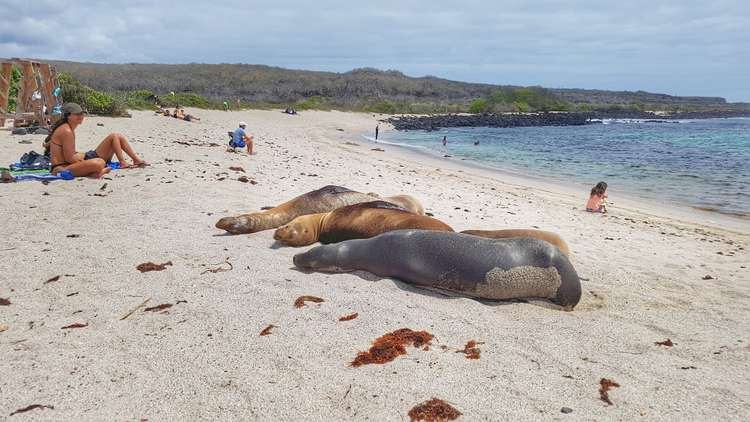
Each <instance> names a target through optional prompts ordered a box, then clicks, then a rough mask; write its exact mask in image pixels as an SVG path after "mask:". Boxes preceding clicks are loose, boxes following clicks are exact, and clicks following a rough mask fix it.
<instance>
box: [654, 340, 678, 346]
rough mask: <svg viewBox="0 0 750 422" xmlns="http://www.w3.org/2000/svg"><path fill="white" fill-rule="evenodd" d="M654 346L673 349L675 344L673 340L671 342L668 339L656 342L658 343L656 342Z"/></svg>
mask: <svg viewBox="0 0 750 422" xmlns="http://www.w3.org/2000/svg"><path fill="white" fill-rule="evenodd" d="M654 344H655V345H657V346H666V347H672V346H674V343H672V340H670V339H666V340H664V341H656V342H654Z"/></svg>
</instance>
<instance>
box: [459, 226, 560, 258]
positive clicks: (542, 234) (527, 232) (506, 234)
mask: <svg viewBox="0 0 750 422" xmlns="http://www.w3.org/2000/svg"><path fill="white" fill-rule="evenodd" d="M461 233H463V234H470V235H472V236H479V237H486V238H489V239H508V238H511V237H533V238H536V239H540V240H544V241H545V242H549V243H551V244H553V245H555V246H557V249H560V252H562V253H564V254H565V255H567V256H570V248H568V244H567V243H565V241H564V240H562V238H561V237H560V236H558V235H557V234H556V233H552V232H547V231H544V230H533V229H509V230H464V231H462V232H461Z"/></svg>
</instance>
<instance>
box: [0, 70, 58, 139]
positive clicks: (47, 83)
mask: <svg viewBox="0 0 750 422" xmlns="http://www.w3.org/2000/svg"><path fill="white" fill-rule="evenodd" d="M14 65H15V66H18V67H19V68H20V69H21V81H20V86H19V87H18V96H17V97H16V110H15V112H13V113H10V112H9V111H8V102H9V100H10V98H9V96H10V82H11V76H12V74H13V66H14ZM57 86H58V84H57V71H56V70H55V68H54V66H51V65H49V64H47V63H40V62H37V61H33V60H25V59H10V60H2V61H0V127H3V126H5V120H6V119H13V127H19V126H23V125H28V124H32V123H37V124H38V125H39V126H42V127H47V128H49V126H50V125H51V123H52V122H53V121H54V120H55V119H56V116H54V115H53V111H54V109H55V106H56V105H57V97H55V95H54V92H55V88H57Z"/></svg>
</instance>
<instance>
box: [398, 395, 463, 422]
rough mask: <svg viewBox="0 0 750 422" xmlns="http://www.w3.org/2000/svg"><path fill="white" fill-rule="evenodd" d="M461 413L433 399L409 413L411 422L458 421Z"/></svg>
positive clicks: (415, 407)
mask: <svg viewBox="0 0 750 422" xmlns="http://www.w3.org/2000/svg"><path fill="white" fill-rule="evenodd" d="M459 416H461V412H459V411H458V409H456V408H455V407H453V406H451V405H449V404H448V403H446V402H444V401H442V400H440V399H437V398H435V397H433V398H432V399H430V400H428V401H426V402H424V403H422V404H419V405H417V406H414V407H413V408H412V409H411V410H410V411H409V418H411V422H417V421H424V422H443V421H452V420H454V419H458V417H459Z"/></svg>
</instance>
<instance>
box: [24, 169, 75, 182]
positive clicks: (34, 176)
mask: <svg viewBox="0 0 750 422" xmlns="http://www.w3.org/2000/svg"><path fill="white" fill-rule="evenodd" d="M75 178H76V177H75V176H73V173H71V172H70V171H68V170H65V171H61V172H60V173H57V174H52V173H49V172H47V173H26V174H19V175H18V176H13V180H14V181H16V182H24V181H29V180H73V179H75Z"/></svg>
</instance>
